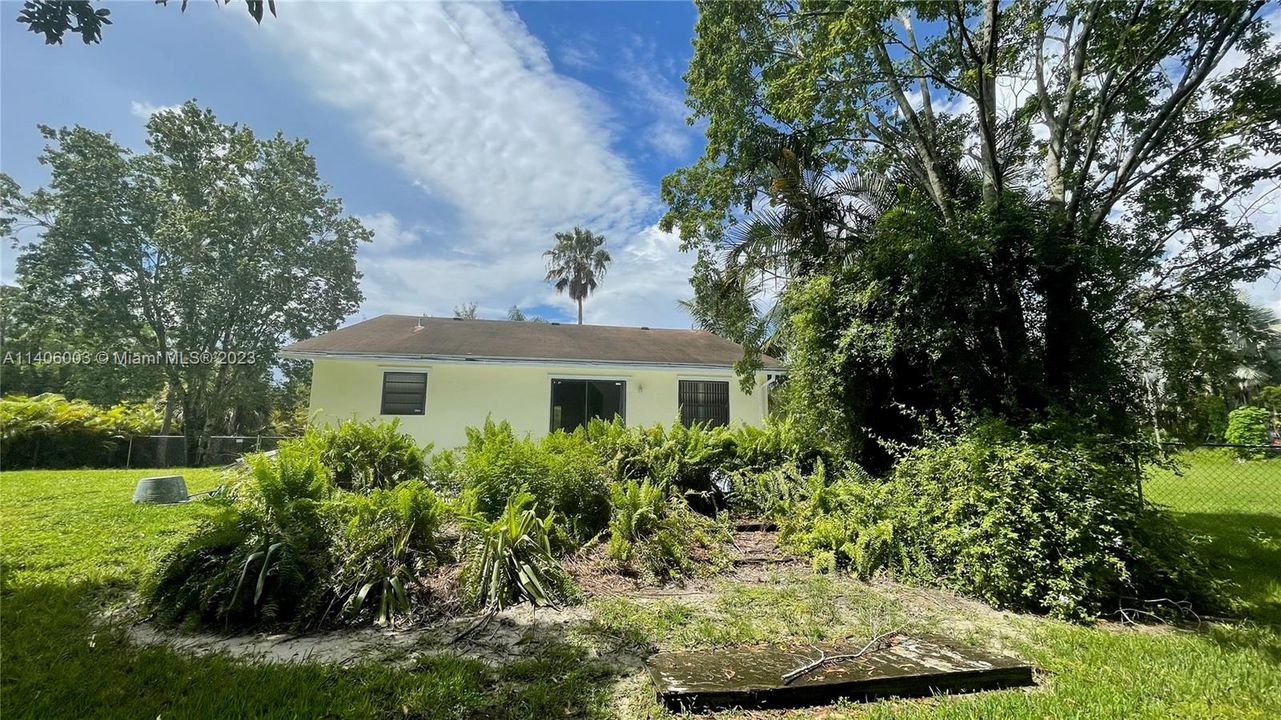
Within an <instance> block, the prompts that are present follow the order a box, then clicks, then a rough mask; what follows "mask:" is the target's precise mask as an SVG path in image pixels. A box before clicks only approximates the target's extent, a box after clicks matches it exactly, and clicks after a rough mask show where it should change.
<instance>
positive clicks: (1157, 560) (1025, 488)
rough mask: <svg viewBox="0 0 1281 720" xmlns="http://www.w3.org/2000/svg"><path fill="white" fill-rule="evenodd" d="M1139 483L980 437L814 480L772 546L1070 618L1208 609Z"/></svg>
mask: <svg viewBox="0 0 1281 720" xmlns="http://www.w3.org/2000/svg"><path fill="white" fill-rule="evenodd" d="M1136 479H1137V478H1136V477H1135V469H1134V466H1133V464H1132V462H1131V461H1130V459H1129V458H1128V457H1125V456H1123V455H1121V454H1113V453H1111V452H1110V451H1109V450H1108V449H1107V448H1104V447H1089V446H1085V445H1069V446H1057V445H1052V444H1047V443H1044V442H1033V441H1030V440H1028V439H1026V438H1022V437H1018V436H1014V435H1012V434H1011V433H1010V432H1009V431H1006V430H1004V429H1003V428H1000V427H997V428H987V429H980V430H977V431H973V432H970V433H967V434H964V435H962V436H961V437H959V438H955V439H952V440H945V441H934V442H932V444H930V445H928V446H926V447H921V448H917V449H915V450H912V451H910V452H909V453H908V454H907V455H906V456H904V457H903V458H902V459H901V460H900V461H899V463H898V464H897V465H896V466H895V468H894V470H893V472H892V474H891V475H890V477H888V478H886V479H885V480H874V479H871V478H869V477H868V476H866V475H865V474H862V473H858V472H853V473H850V472H847V473H845V474H843V475H842V476H840V477H838V478H837V479H836V480H835V481H832V482H830V483H829V482H828V481H827V480H826V479H825V478H822V477H820V473H816V474H815V477H813V478H811V487H810V489H809V497H808V498H806V499H805V500H803V501H802V502H800V503H797V504H795V506H794V507H792V508H791V509H790V511H789V512H788V513H787V515H786V517H785V519H784V521H783V527H782V530H783V532H782V540H783V543H784V544H785V545H786V546H788V547H789V548H791V549H793V550H795V551H798V552H802V553H807V554H809V555H810V556H811V557H812V558H813V560H814V563H815V567H816V568H819V569H821V570H834V569H836V568H848V569H849V570H850V571H851V572H854V573H856V574H858V575H860V576H863V577H866V576H869V575H871V574H874V573H877V572H881V571H885V572H889V573H892V574H895V575H898V576H900V577H902V578H905V579H910V580H917V581H921V582H926V583H934V584H941V585H944V586H947V587H951V588H953V589H956V590H958V591H960V592H963V593H966V594H969V595H972V596H975V597H978V598H980V599H982V600H985V601H987V602H989V603H991V604H993V605H996V606H998V607H1002V608H1008V609H1014V610H1030V611H1037V612H1048V613H1050V614H1052V615H1054V616H1056V617H1061V618H1067V619H1077V620H1080V619H1088V618H1090V617H1094V616H1097V615H1099V614H1100V613H1105V612H1108V611H1111V610H1115V609H1116V608H1117V607H1119V605H1120V603H1122V602H1141V600H1142V599H1155V598H1172V599H1176V600H1188V601H1190V602H1192V603H1193V604H1194V605H1195V606H1196V607H1197V608H1198V609H1199V610H1206V609H1214V608H1215V607H1216V606H1217V604H1218V603H1217V598H1216V596H1215V595H1216V592H1215V591H1216V588H1215V586H1214V585H1213V584H1212V583H1211V582H1210V581H1209V580H1207V577H1208V575H1207V573H1206V571H1205V568H1204V566H1203V565H1202V564H1201V562H1200V561H1199V560H1198V555H1197V553H1196V552H1195V549H1194V547H1193V546H1192V542H1191V540H1190V539H1189V537H1188V536H1187V535H1186V534H1184V533H1183V532H1182V531H1181V529H1180V528H1179V526H1178V525H1177V524H1176V523H1174V521H1173V520H1172V519H1171V518H1170V517H1169V516H1168V514H1166V513H1165V512H1164V511H1162V510H1160V509H1158V508H1156V507H1154V506H1151V505H1146V504H1144V503H1143V501H1142V500H1141V499H1140V498H1139V496H1138V494H1137V492H1136V491H1135V482H1136ZM1136 599H1137V600H1136Z"/></svg>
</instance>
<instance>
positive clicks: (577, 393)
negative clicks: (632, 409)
mask: <svg viewBox="0 0 1281 720" xmlns="http://www.w3.org/2000/svg"><path fill="white" fill-rule="evenodd" d="M626 403H627V383H625V382H623V381H622V380H559V379H554V380H552V417H551V429H552V430H553V431H556V430H565V431H571V430H574V429H575V428H580V427H582V426H584V425H586V424H587V421H588V420H591V419H592V418H601V419H604V420H613V419H614V416H615V415H617V416H618V417H620V418H625V417H626V415H625V414H624V412H625V405H626Z"/></svg>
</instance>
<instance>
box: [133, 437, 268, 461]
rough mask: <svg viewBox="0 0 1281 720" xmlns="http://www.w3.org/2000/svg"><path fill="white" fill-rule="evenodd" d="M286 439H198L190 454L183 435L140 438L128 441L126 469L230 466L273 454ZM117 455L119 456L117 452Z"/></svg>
mask: <svg viewBox="0 0 1281 720" xmlns="http://www.w3.org/2000/svg"><path fill="white" fill-rule="evenodd" d="M289 439H291V438H289V437H287V436H282V435H209V436H206V437H200V438H197V439H196V451H195V452H190V451H189V448H188V446H187V441H186V438H185V437H183V436H182V435H136V436H134V437H131V438H128V439H127V441H125V442H127V448H126V452H125V461H124V464H123V465H118V466H117V467H125V468H153V467H154V468H163V467H195V466H219V465H230V464H231V463H234V462H236V461H237V460H239V459H240V458H241V456H243V455H245V454H247V453H255V452H269V451H271V450H275V449H276V448H277V447H279V446H280V442H281V441H282V440H289ZM115 454H116V455H118V454H119V452H118V451H117V452H116V453H115Z"/></svg>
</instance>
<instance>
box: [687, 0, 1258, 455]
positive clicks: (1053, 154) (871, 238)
mask: <svg viewBox="0 0 1281 720" xmlns="http://www.w3.org/2000/svg"><path fill="white" fill-rule="evenodd" d="M1263 6H1264V4H1263V3H1262V2H1239V3H1204V2H1195V1H1187V2H1174V3H1151V2H1142V1H1140V2H1135V3H1112V2H1102V1H1097V2H1096V1H1088V0H1062V1H1058V2H1051V1H1042V0H1015V1H1014V2H998V1H997V0H983V1H982V2H959V1H956V2H951V1H948V2H916V3H889V2H874V3H868V2H854V3H844V2H805V1H793V0H767V1H763V2H736V3H717V2H700V3H699V10H700V17H699V20H698V24H697V28H696V30H697V38H696V40H695V53H694V57H693V59H692V61H691V65H690V68H689V72H688V74H687V75H686V80H687V83H688V87H689V104H690V107H691V108H692V110H693V114H694V116H695V117H696V118H699V119H702V120H704V121H706V123H707V146H706V150H705V152H704V154H703V156H702V158H701V159H700V160H699V161H698V162H697V163H696V164H694V165H693V166H691V167H688V168H685V169H682V170H679V171H677V172H676V173H674V174H672V175H671V176H669V177H668V178H666V179H665V180H664V184H663V193H664V198H665V200H666V201H667V202H668V204H669V212H668V213H667V215H666V216H665V218H664V226H665V227H667V228H669V229H672V228H675V229H679V231H680V233H681V236H682V238H683V240H684V241H685V243H686V244H687V246H689V247H690V248H693V249H696V250H697V251H698V252H699V254H700V262H699V264H698V274H697V275H696V277H695V278H694V282H693V284H694V288H695V298H694V300H693V302H692V304H691V305H692V307H693V308H694V310H695V317H696V318H698V319H699V320H700V321H702V322H703V323H704V324H709V325H714V326H717V327H719V328H722V329H725V330H728V331H730V332H731V334H736V335H737V336H738V337H739V338H740V339H743V340H745V341H747V343H748V344H749V345H754V346H755V347H758V348H759V347H761V346H762V343H764V342H768V341H774V342H781V345H782V347H784V348H785V350H786V352H787V353H788V355H789V360H790V361H791V363H790V364H791V365H792V367H793V374H792V380H793V384H794V385H795V386H797V387H798V388H799V389H800V390H801V391H802V392H803V393H804V395H805V397H806V398H808V402H807V403H806V406H805V407H804V408H803V411H804V412H809V413H817V414H821V415H822V416H823V417H822V420H823V422H822V423H820V424H819V426H820V427H824V428H836V427H839V428H843V430H841V433H842V434H847V435H848V436H853V437H854V438H855V440H856V441H858V440H859V439H860V438H861V439H863V440H869V439H872V438H875V437H903V436H904V435H905V434H910V433H911V432H913V429H914V428H917V427H918V426H919V419H920V418H921V417H922V416H923V415H928V414H931V413H936V412H953V411H955V410H961V411H981V412H994V413H997V414H1000V415H1002V416H1004V417H1007V418H1009V419H1013V420H1022V421H1031V420H1035V419H1038V418H1044V417H1047V416H1049V415H1051V414H1055V413H1062V412H1066V413H1068V414H1069V415H1071V416H1073V417H1076V418H1087V419H1089V420H1090V421H1091V422H1092V423H1094V424H1095V425H1096V426H1097V427H1099V428H1100V429H1108V430H1113V431H1116V430H1123V429H1125V427H1126V425H1127V423H1128V419H1129V418H1132V417H1133V415H1134V414H1133V413H1132V412H1131V411H1132V410H1133V409H1135V408H1136V407H1137V405H1136V403H1137V395H1138V392H1139V389H1138V387H1137V385H1138V384H1137V383H1136V382H1135V381H1134V379H1133V377H1132V376H1131V374H1130V373H1129V372H1128V367H1127V363H1126V358H1125V348H1126V347H1127V346H1128V345H1129V342H1130V340H1129V336H1130V335H1131V334H1132V333H1134V332H1135V331H1136V329H1138V328H1140V327H1141V323H1140V322H1139V320H1140V319H1141V317H1140V316H1141V315H1142V311H1143V310H1144V308H1150V307H1153V306H1154V305H1158V304H1161V303H1167V302H1172V301H1174V300H1175V299H1177V298H1182V297H1189V296H1193V297H1195V296H1201V295H1220V296H1221V295H1222V294H1223V293H1225V292H1228V291H1229V290H1230V289H1231V288H1232V286H1233V285H1234V284H1236V283H1239V282H1244V281H1251V280H1254V279H1257V278H1258V277H1260V275H1261V274H1263V273H1264V272H1266V271H1267V270H1269V269H1271V268H1274V267H1276V266H1277V265H1278V263H1279V262H1281V251H1279V249H1278V248H1279V245H1281V243H1279V241H1278V235H1277V233H1275V232H1263V231H1260V230H1257V229H1256V228H1254V227H1253V226H1252V225H1251V223H1250V221H1249V216H1250V213H1251V211H1252V210H1253V209H1254V207H1255V206H1256V205H1257V203H1259V202H1261V199H1266V198H1267V197H1268V195H1269V193H1272V192H1274V191H1275V190H1276V187H1277V179H1278V174H1279V172H1281V165H1279V164H1278V163H1276V162H1275V158H1276V156H1277V153H1278V151H1281V122H1279V121H1281V102H1278V99H1279V98H1281V94H1279V93H1281V90H1279V87H1278V77H1281V52H1279V51H1278V48H1277V46H1276V43H1275V42H1273V41H1272V40H1271V39H1270V36H1269V33H1268V32H1267V25H1266V22H1265V20H1264V19H1263V17H1262V10H1263ZM774 297H781V306H780V307H779V308H778V309H776V310H774V311H773V312H772V313H768V312H766V311H767V310H768V309H769V308H770V305H769V303H768V302H766V299H768V298H774ZM750 359H751V358H750V357H749V358H748V362H747V363H746V366H747V368H750V366H751V362H750Z"/></svg>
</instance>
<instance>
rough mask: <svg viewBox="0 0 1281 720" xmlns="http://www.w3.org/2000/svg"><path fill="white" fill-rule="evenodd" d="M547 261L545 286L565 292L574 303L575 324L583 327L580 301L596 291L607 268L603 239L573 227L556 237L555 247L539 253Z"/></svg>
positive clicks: (607, 259)
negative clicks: (546, 284) (575, 307)
mask: <svg viewBox="0 0 1281 720" xmlns="http://www.w3.org/2000/svg"><path fill="white" fill-rule="evenodd" d="M543 255H544V256H545V257H546V258H547V282H550V283H552V284H553V286H554V287H555V288H556V292H558V293H563V292H568V293H569V297H570V299H571V300H573V301H575V302H577V303H578V324H579V325H582V324H583V301H584V300H586V299H587V296H588V295H590V294H592V293H593V292H595V291H596V288H597V287H598V286H599V285H600V282H601V281H602V280H604V279H605V269H606V268H608V267H609V261H610V258H609V252H608V251H607V250H605V238H604V236H601V235H597V234H596V233H594V232H592V231H591V230H584V229H583V228H580V227H575V228H574V229H573V230H571V231H569V232H558V233H556V246H555V247H553V248H552V249H551V250H548V251H547V252H545V253H543Z"/></svg>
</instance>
